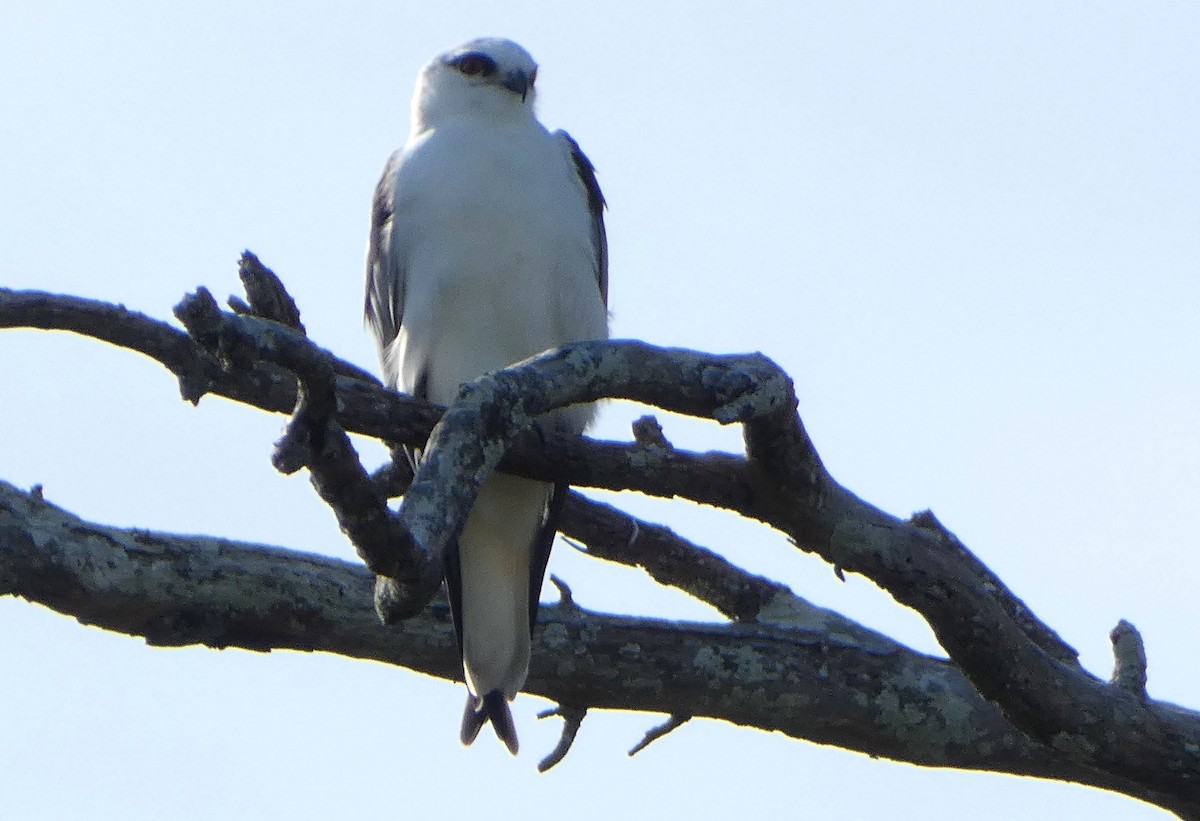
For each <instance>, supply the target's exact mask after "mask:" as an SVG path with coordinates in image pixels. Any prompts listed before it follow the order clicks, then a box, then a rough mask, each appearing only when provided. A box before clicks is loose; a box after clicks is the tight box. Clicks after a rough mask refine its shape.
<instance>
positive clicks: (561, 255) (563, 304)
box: [392, 119, 607, 402]
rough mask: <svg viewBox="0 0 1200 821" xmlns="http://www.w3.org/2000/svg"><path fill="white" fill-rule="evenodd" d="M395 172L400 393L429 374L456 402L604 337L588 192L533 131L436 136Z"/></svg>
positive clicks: (546, 137)
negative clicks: (476, 381) (465, 388)
mask: <svg viewBox="0 0 1200 821" xmlns="http://www.w3.org/2000/svg"><path fill="white" fill-rule="evenodd" d="M396 173H397V186H396V188H397V196H396V203H395V215H394V217H393V220H394V223H393V233H392V243H393V253H394V254H395V255H396V259H397V260H398V262H399V264H400V265H401V266H402V267H403V268H404V270H405V272H406V287H405V291H406V301H405V306H404V316H403V318H402V323H401V333H400V338H399V339H398V340H397V344H398V345H400V346H401V350H400V351H397V353H398V354H399V362H400V369H401V373H400V374H399V387H400V388H401V389H402V390H412V389H413V388H414V387H416V385H415V381H416V380H417V379H418V378H419V376H420V374H421V373H422V372H424V373H425V374H427V379H428V383H427V385H426V388H427V392H428V394H427V395H428V397H429V398H430V399H431V400H433V401H437V402H448V401H450V400H451V399H453V398H454V396H455V395H456V394H457V391H458V387H459V385H460V384H461V383H462V382H464V381H466V380H468V379H472V378H474V377H476V376H479V375H480V374H482V373H485V372H487V371H491V370H495V369H497V368H501V367H504V366H505V365H509V364H511V363H513V362H516V361H519V360H521V359H525V358H527V357H529V356H532V355H534V354H537V353H540V352H541V351H544V350H546V349H547V348H553V347H557V346H559V345H563V344H566V343H568V342H572V341H577V340H581V339H598V338H602V337H604V336H606V335H607V332H606V313H605V307H604V304H603V300H602V298H601V296H600V292H599V288H598V285H597V281H596V254H595V249H594V248H593V246H592V239H591V237H592V234H591V216H590V214H589V213H588V209H587V202H586V197H585V194H584V190H583V188H582V185H581V184H580V183H579V181H578V179H577V177H576V172H575V169H574V168H573V167H572V165H571V161H570V158H569V157H568V156H567V154H566V152H565V151H564V150H563V148H562V146H561V145H560V143H559V141H558V140H557V139H556V138H555V137H553V136H552V135H551V134H550V133H549V132H547V131H546V130H545V129H544V128H542V127H541V126H540V125H539V124H537V122H536V121H534V120H532V119H530V120H529V121H527V122H516V123H511V124H510V123H506V124H504V125H503V126H493V127H488V128H483V127H480V126H479V125H478V124H477V123H472V122H469V121H468V122H462V123H458V122H455V123H450V124H448V125H445V126H443V127H440V128H438V129H435V130H431V131H427V132H425V133H424V134H422V135H420V136H419V137H417V138H416V139H414V140H412V141H410V143H409V144H408V145H407V146H406V147H405V152H404V156H403V160H402V162H401V163H400V166H399V168H398V170H397V172H396Z"/></svg>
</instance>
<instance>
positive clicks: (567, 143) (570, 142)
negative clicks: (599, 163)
mask: <svg viewBox="0 0 1200 821" xmlns="http://www.w3.org/2000/svg"><path fill="white" fill-rule="evenodd" d="M554 136H555V137H557V138H558V141H559V143H560V144H561V145H562V147H563V150H564V151H566V152H567V154H568V155H569V156H570V158H571V163H572V165H573V166H574V167H575V172H576V174H577V175H578V179H579V184H580V186H581V187H582V188H583V192H584V194H585V195H586V196H587V206H588V211H589V212H590V213H591V215H592V247H593V249H594V250H595V253H596V284H597V285H598V286H599V287H600V296H601V297H602V298H603V299H604V307H606V308H607V307H608V235H607V234H606V233H605V231H604V194H602V193H601V192H600V184H599V183H598V182H596V168H595V166H593V165H592V162H591V160H589V159H588V158H587V155H585V154H584V153H583V151H582V150H580V148H579V143H577V142H575V140H574V138H572V137H571V135H570V134H568V133H567V132H565V131H556V132H555V134H554Z"/></svg>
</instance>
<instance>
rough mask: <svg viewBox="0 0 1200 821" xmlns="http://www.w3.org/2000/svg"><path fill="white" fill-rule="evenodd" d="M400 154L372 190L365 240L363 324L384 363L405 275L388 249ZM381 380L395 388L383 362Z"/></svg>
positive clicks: (396, 329) (399, 308)
mask: <svg viewBox="0 0 1200 821" xmlns="http://www.w3.org/2000/svg"><path fill="white" fill-rule="evenodd" d="M399 164H400V152H399V151H397V152H396V153H394V154H392V156H391V157H389V158H388V161H387V165H385V166H384V168H383V176H382V177H380V178H379V184H378V185H377V186H375V199H374V201H373V202H372V204H371V233H370V236H369V238H368V240H367V299H366V305H365V314H366V321H367V324H368V325H369V326H370V328H371V331H372V332H373V333H374V334H375V341H376V343H377V344H378V345H379V356H380V359H384V360H385V359H386V355H387V351H388V348H389V347H390V346H391V344H392V341H393V340H395V338H396V334H398V333H399V332H400V322H401V320H402V318H403V316H404V286H405V279H406V277H405V271H404V266H403V263H402V261H401V260H398V259H396V258H395V254H394V251H393V249H392V223H393V217H394V216H395V209H396V168H397V167H398V166H399ZM384 377H385V379H386V380H387V381H388V383H389V385H390V386H391V387H393V388H394V387H395V384H394V380H395V378H396V371H395V369H394V368H390V367H388V364H387V362H386V361H385V362H384Z"/></svg>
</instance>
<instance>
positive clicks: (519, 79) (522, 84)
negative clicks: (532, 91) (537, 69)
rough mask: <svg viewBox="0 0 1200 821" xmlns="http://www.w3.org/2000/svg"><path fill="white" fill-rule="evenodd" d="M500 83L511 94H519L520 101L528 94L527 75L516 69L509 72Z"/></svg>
mask: <svg viewBox="0 0 1200 821" xmlns="http://www.w3.org/2000/svg"><path fill="white" fill-rule="evenodd" d="M500 85H502V86H504V87H505V88H507V89H508V90H509V91H511V92H512V93H513V94H520V95H521V102H525V97H526V96H527V95H528V94H529V86H530V85H531V84H530V82H529V75H527V74H526V73H525V72H524V71H521V70H519V69H518V70H517V71H513V72H510V73H509V74H508V75H507V76H506V77H505V78H504V82H503V83H501V84H500Z"/></svg>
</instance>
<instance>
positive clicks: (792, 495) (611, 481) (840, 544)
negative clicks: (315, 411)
mask: <svg viewBox="0 0 1200 821" xmlns="http://www.w3.org/2000/svg"><path fill="white" fill-rule="evenodd" d="M6 325H7V326H18V327H28V326H31V325H32V326H35V327H53V328H64V329H68V330H74V331H77V332H82V333H90V334H92V335H94V336H97V337H98V338H102V339H107V340H109V341H113V342H114V343H115V344H124V345H126V346H127V347H131V348H133V349H135V350H140V351H142V352H144V353H147V354H148V355H151V356H155V357H156V358H159V359H160V361H163V362H164V363H165V364H168V367H170V368H171V369H172V370H173V371H174V372H175V373H177V374H178V375H179V376H180V380H181V384H182V385H183V388H184V395H185V396H186V397H188V398H192V399H195V398H198V396H199V395H200V392H202V391H204V390H211V391H214V392H220V393H222V394H224V395H226V396H230V397H232V398H236V399H238V400H239V401H245V402H248V403H250V404H255V405H258V406H260V407H264V408H267V409H270V410H275V411H281V412H282V411H287V410H290V408H291V407H292V404H294V398H295V391H294V386H292V385H288V384H286V383H288V382H290V381H291V379H292V378H291V377H290V376H286V377H285V376H282V375H280V374H279V372H278V371H277V370H276V369H275V368H273V367H269V366H266V365H263V364H261V363H255V364H253V365H252V366H251V370H248V371H245V372H237V371H224V370H222V369H221V368H220V366H219V365H217V364H216V362H215V361H214V360H212V359H211V358H209V357H208V356H207V355H204V354H202V353H199V352H198V351H197V349H196V348H195V347H194V346H192V345H191V343H190V342H186V341H185V343H186V344H181V343H180V341H179V336H181V335H180V334H179V332H178V331H174V330H173V329H171V328H170V327H169V326H165V325H163V324H162V323H155V322H154V321H153V320H148V319H147V318H145V317H141V316H140V315H133V314H130V313H129V312H127V311H124V310H123V309H120V308H115V307H113V306H106V305H103V304H102V303H88V302H87V301H83V300H72V299H69V298H61V299H59V298H53V297H49V296H48V295H45V294H29V293H20V294H14V293H12V292H3V291H0V326H6ZM134 328H136V329H137V331H136V333H135V332H133V329H134ZM602 348H603V346H598V347H597V349H596V351H595V353H596V354H597V355H600V351H601V350H602ZM679 354H680V352H672V351H662V350H658V349H654V348H651V347H650V346H633V347H630V348H629V349H628V355H629V356H630V357H632V358H630V359H628V360H627V361H628V362H630V363H632V370H631V371H626V372H624V373H620V372H614V373H611V374H610V375H611V376H613V377H614V379H613V380H612V381H610V382H609V383H608V384H606V385H603V386H602V387H601V388H596V387H595V386H594V385H591V384H586V385H581V384H579V383H578V382H576V383H575V384H574V385H573V386H567V387H566V388H564V390H566V391H568V393H569V392H570V391H572V390H574V391H575V393H573V394H571V393H569V396H572V397H575V398H577V399H579V400H588V399H594V398H597V397H598V396H600V395H617V396H627V395H633V394H634V393H636V392H635V391H629V392H623V391H625V388H624V387H623V384H624V383H622V381H621V380H622V379H626V380H629V381H630V384H632V382H635V381H636V377H638V376H641V375H645V374H649V373H652V372H653V373H657V374H660V375H665V374H675V377H674V378H663V379H662V380H661V381H658V379H659V377H658V376H656V377H655V384H656V387H655V388H654V389H652V390H647V391H646V392H645V393H637V394H636V396H634V398H637V399H639V400H641V401H647V402H650V403H653V404H657V405H659V406H661V407H669V408H672V409H675V410H681V411H683V412H692V411H691V410H690V408H693V407H694V406H695V404H696V401H697V397H701V398H707V397H710V396H711V395H712V390H711V389H712V388H713V387H714V386H715V387H716V388H718V389H719V390H731V391H732V393H734V394H737V393H738V391H746V392H744V393H742V394H738V395H743V396H753V395H754V391H753V389H752V387H753V386H751V387H750V389H747V386H746V385H745V383H744V382H741V381H739V379H738V378H730V375H729V374H726V375H725V376H720V377H719V378H718V379H717V380H716V381H715V382H714V381H713V379H712V378H711V377H712V374H713V373H718V374H719V373H720V369H719V368H718V370H717V371H709V370H706V369H705V366H704V365H703V362H704V361H705V358H704V357H702V356H701V355H698V354H690V356H691V357H693V358H691V359H688V362H689V365H688V367H687V368H684V369H683V370H680V369H679V367H678V364H672V360H673V359H674V358H675V357H676V356H678V355H679ZM711 361H716V360H711ZM764 362H765V360H764ZM694 363H700V364H699V369H697V368H696V367H695V366H694ZM526 371H527V372H528V374H529V375H527V376H522V377H521V380H522V384H523V385H524V387H522V388H520V392H521V394H522V396H523V397H526V396H527V394H526V392H525V391H526V388H528V387H540V383H539V382H538V381H537V380H538V376H537V374H536V373H535V371H536V367H532V368H527V369H526ZM593 373H594V372H593ZM733 376H734V377H736V376H737V375H733ZM782 380H786V377H782ZM769 384H770V385H779V384H782V382H781V380H780V378H778V377H771V378H770V379H769ZM773 390H774V389H773V388H772V389H770V390H768V391H767V392H766V394H767V395H770V394H771V392H772V391H773ZM789 390H790V389H789ZM337 391H338V407H339V411H338V421H339V423H340V424H342V425H343V426H344V427H346V429H348V430H355V431H359V432H362V433H366V434H368V435H374V436H377V437H379V438H381V439H384V440H386V441H394V442H407V443H410V444H421V443H422V442H423V441H424V436H425V434H427V433H428V430H429V422H430V421H431V419H433V418H436V413H437V410H436V409H432V408H428V407H426V406H422V405H420V404H414V403H409V402H406V401H405V400H404V399H402V398H400V397H397V396H395V395H394V394H390V393H389V392H387V391H384V390H383V389H382V388H380V387H379V386H377V385H373V384H369V383H367V382H365V381H363V380H351V379H344V378H339V379H338V382H337ZM537 392H538V391H537V390H536V389H534V390H533V394H534V395H536V394H537ZM284 395H287V396H288V397H289V401H286V402H284V401H280V400H281V397H282V396H284ZM556 401H563V395H559V396H558V398H557V400H556ZM769 405H770V403H768V406H769ZM744 411H745V405H742V404H739V403H738V401H731V402H729V403H727V404H726V405H725V406H724V407H723V409H722V414H724V416H723V417H722V418H726V419H728V420H735V419H738V420H745V416H744ZM528 412H532V411H527V413H528ZM708 412H709V411H704V412H703V413H702V414H701V415H707V413H708ZM754 420H755V421H751V424H748V425H747V427H746V438H747V453H748V456H749V458H748V459H746V458H742V457H738V456H732V455H727V454H705V455H703V456H701V455H697V454H689V453H683V452H680V451H676V450H664V449H657V450H655V452H649V450H648V449H647V448H644V447H642V446H640V445H637V444H629V445H617V444H611V443H610V444H597V443H588V442H585V441H580V440H571V441H568V440H563V439H560V438H558V437H555V436H553V435H550V436H548V437H547V441H546V443H545V446H544V447H539V446H538V443H536V442H530V441H519V442H517V443H516V444H515V446H514V447H513V448H512V449H511V450H510V451H509V453H508V455H507V456H506V457H505V459H504V461H503V462H502V463H501V465H500V466H501V468H502V469H506V470H513V471H516V472H518V473H522V474H524V475H529V476H532V477H534V478H539V479H544V480H564V481H570V482H571V483H573V484H578V485H592V486H597V487H607V488H622V489H636V490H641V491H643V492H647V493H651V494H654V495H659V496H665V497H670V496H683V497H686V498H690V499H693V500H695V501H698V502H701V503H705V504H711V505H716V506H719V507H724V508H728V509H731V510H735V511H738V512H740V513H742V514H743V515H747V516H751V517H753V518H756V519H759V520H760V521H763V522H766V523H768V524H770V525H771V526H773V527H775V528H777V529H779V530H780V531H782V532H783V533H785V534H787V535H789V536H790V537H791V538H792V539H793V541H794V542H795V543H796V544H797V545H798V546H800V547H801V548H802V549H805V550H810V551H813V552H817V553H819V554H820V555H821V556H822V557H824V558H825V559H826V560H828V561H830V562H831V563H832V564H834V565H835V566H837V567H840V568H844V569H846V570H849V571H854V572H859V573H862V574H863V575H866V576H868V577H869V578H871V579H872V580H874V581H875V582H876V583H878V584H879V585H880V586H881V587H883V588H884V589H886V590H888V591H889V592H890V593H891V594H892V595H893V596H894V597H895V598H896V600H897V601H899V602H901V603H903V604H905V605H907V606H910V607H912V608H913V609H915V610H917V611H918V612H920V613H921V614H922V616H924V617H925V619H926V621H928V622H929V624H930V625H931V627H932V628H933V629H934V631H935V633H936V634H937V636H938V638H939V640H940V641H941V643H942V645H943V647H945V648H946V650H947V651H948V652H949V653H950V655H951V657H952V658H953V659H954V661H955V662H956V663H957V664H958V665H959V666H960V667H961V669H962V670H963V671H964V672H965V673H966V674H967V675H968V676H969V677H970V680H971V681H972V682H973V684H974V686H975V687H977V688H978V689H979V691H980V692H981V693H983V694H984V695H985V696H986V697H987V698H989V699H993V700H994V701H995V702H996V703H997V704H999V705H1001V706H1002V708H1003V709H1004V711H1005V713H1006V714H1007V715H1008V716H1009V718H1010V719H1011V720H1012V721H1013V722H1014V723H1015V724H1016V725H1017V726H1018V727H1020V728H1022V729H1023V730H1024V731H1025V732H1028V733H1030V734H1031V735H1032V736H1034V737H1035V738H1038V739H1041V740H1042V741H1043V742H1044V743H1046V744H1050V745H1053V747H1054V749H1055V750H1056V751H1057V753H1058V754H1059V755H1060V757H1062V758H1064V759H1071V760H1073V761H1074V762H1075V766H1079V767H1082V768H1084V769H1086V770H1088V771H1092V770H1103V771H1106V772H1108V773H1109V777H1110V778H1113V779H1128V780H1130V781H1136V782H1138V783H1141V784H1143V785H1144V789H1145V790H1148V791H1150V792H1152V793H1154V794H1158V795H1173V796H1175V797H1176V803H1177V805H1178V806H1182V807H1187V808H1188V809H1189V810H1190V811H1192V812H1195V813H1196V814H1197V815H1200V812H1197V807H1200V788H1198V786H1197V780H1198V779H1197V773H1200V720H1198V719H1197V716H1196V715H1195V714H1194V713H1191V712H1188V711H1185V710H1182V709H1180V708H1176V707H1173V706H1172V705H1166V704H1163V703H1161V702H1154V701H1150V700H1143V699H1141V698H1139V696H1138V694H1137V693H1136V692H1132V691H1131V690H1130V689H1127V688H1125V687H1120V686H1115V685H1112V684H1110V683H1107V682H1101V681H1099V680H1098V679H1096V678H1095V677H1093V676H1091V675H1089V674H1087V673H1086V672H1085V671H1084V670H1082V668H1080V667H1079V666H1078V664H1077V663H1076V662H1075V661H1074V654H1073V651H1072V650H1071V649H1070V648H1069V647H1068V646H1067V645H1066V644H1065V643H1064V642H1062V640H1061V639H1059V638H1058V637H1057V636H1056V635H1055V634H1054V632H1053V631H1052V630H1051V629H1050V628H1049V627H1047V626H1046V625H1044V624H1042V623H1041V622H1040V621H1038V620H1037V618H1036V617H1035V616H1034V615H1033V614H1032V613H1031V612H1029V611H1028V609H1027V608H1026V607H1025V606H1024V604H1023V603H1021V601H1020V599H1019V598H1017V597H1016V596H1015V595H1014V594H1013V593H1012V592H1011V591H1009V590H1008V589H1007V588H1006V587H1005V586H1004V585H1003V584H1002V583H1001V582H1000V580H999V579H997V578H996V577H995V576H994V575H993V574H991V573H990V572H989V571H988V570H987V568H986V567H985V566H984V565H983V564H982V563H981V562H979V560H978V559H977V558H976V557H974V556H973V555H972V554H971V553H970V552H969V551H968V550H967V549H966V548H965V546H963V545H962V543H961V542H959V540H958V539H957V538H956V537H954V536H953V534H951V533H949V532H948V531H947V530H945V528H943V527H941V525H940V524H938V523H937V522H936V520H935V519H933V518H932V516H922V517H917V518H915V519H914V520H913V521H909V522H906V521H901V520H899V519H896V518H894V517H891V516H888V515H886V514H884V513H882V512H881V511H879V510H877V509H875V508H873V507H872V506H870V505H868V504H867V503H865V502H863V501H862V500H860V499H858V498H857V497H855V496H854V495H853V494H852V493H850V492H849V491H847V490H846V489H845V488H843V487H841V486H840V485H838V484H837V483H836V482H835V481H834V480H833V479H832V478H831V477H830V476H829V475H828V473H827V472H826V471H825V469H824V467H823V466H822V465H821V464H820V460H819V458H818V457H817V454H816V451H815V449H814V448H813V447H812V443H811V441H810V440H809V439H808V436H807V434H806V433H805V431H804V429H803V425H802V424H801V422H800V420H799V418H798V417H797V416H796V415H795V414H794V413H793V412H791V411H790V410H789V409H788V407H787V403H786V402H783V403H776V406H775V407H774V409H773V410H771V411H770V412H769V413H767V414H765V415H758V416H754ZM650 450H654V449H650ZM556 698H557V697H556ZM558 700H560V703H570V704H578V703H585V702H582V701H580V700H579V699H573V698H571V697H570V694H569V693H568V694H567V695H566V696H564V698H562V699H558ZM698 714H707V713H703V712H702V711H698ZM885 754H886V753H885ZM1130 792H1131V794H1143V793H1133V792H1132V791H1130ZM1158 803H1164V802H1158Z"/></svg>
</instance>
